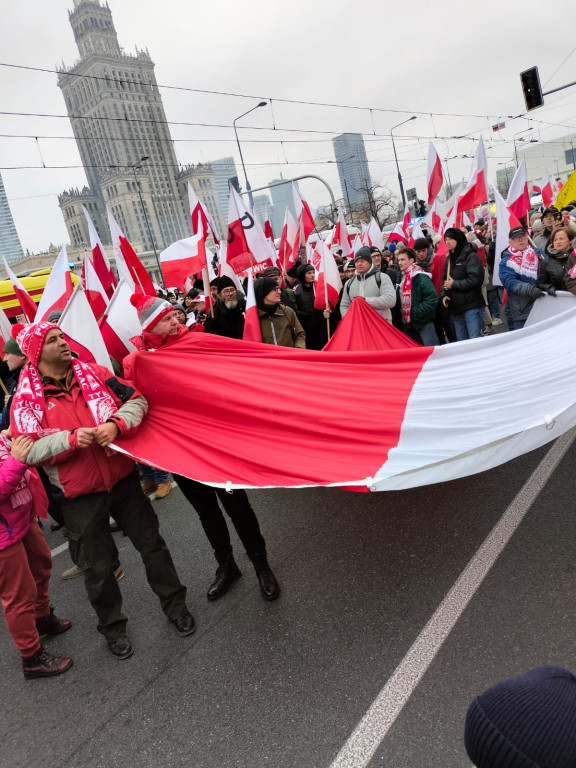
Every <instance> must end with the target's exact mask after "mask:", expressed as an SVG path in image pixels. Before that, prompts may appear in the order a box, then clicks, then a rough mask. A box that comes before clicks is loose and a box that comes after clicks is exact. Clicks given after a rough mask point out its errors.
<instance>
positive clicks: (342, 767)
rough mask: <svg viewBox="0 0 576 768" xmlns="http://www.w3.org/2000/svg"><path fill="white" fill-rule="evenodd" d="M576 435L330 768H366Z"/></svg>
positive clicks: (552, 454)
mask: <svg viewBox="0 0 576 768" xmlns="http://www.w3.org/2000/svg"><path fill="white" fill-rule="evenodd" d="M575 438H576V431H574V430H571V431H570V432H567V433H566V434H565V435H563V436H562V437H560V438H559V439H558V440H557V441H556V442H555V443H554V445H553V446H552V447H551V448H550V450H549V451H548V453H547V454H546V456H545V457H544V458H543V459H542V461H541V462H540V464H539V465H538V467H537V468H536V470H535V471H534V472H533V473H532V475H531V476H530V477H529V478H528V480H527V481H526V483H525V484H524V486H523V487H522V489H521V490H520V491H519V493H518V494H517V495H516V497H515V498H514V500H513V501H512V503H511V504H510V506H509V507H508V509H507V510H506V511H505V512H504V514H503V515H502V517H501V518H500V520H499V522H498V523H496V525H495V526H494V528H493V529H492V531H491V532H490V534H489V535H488V536H487V538H486V539H485V541H484V542H483V544H482V545H481V546H480V548H479V549H478V551H477V552H476V554H475V555H474V557H473V558H472V559H471V560H470V562H469V563H468V565H467V566H466V567H465V568H464V570H463V571H462V573H461V574H460V576H459V577H458V579H457V581H456V582H455V583H454V585H453V586H452V588H451V589H450V591H449V592H448V593H447V594H446V596H445V598H444V600H443V601H442V603H441V604H440V606H439V607H438V608H437V610H436V612H435V613H434V615H433V616H432V618H431V619H430V620H429V621H428V623H427V624H426V626H425V627H424V629H423V630H422V632H420V634H419V635H418V637H417V638H416V640H415V641H414V643H413V645H412V647H411V648H410V649H409V651H408V653H407V654H406V655H405V656H404V658H403V659H402V661H401V662H400V664H399V665H398V666H397V667H396V669H395V670H394V672H393V673H392V676H391V677H390V679H389V680H388V682H387V683H386V685H385V686H384V688H382V690H381V691H380V693H379V694H378V696H377V697H376V699H375V700H374V702H373V703H372V705H371V706H370V709H369V710H368V711H367V712H366V714H365V715H364V717H363V718H362V720H360V722H359V723H358V725H357V726H356V728H355V729H354V731H353V733H352V734H351V736H350V738H349V739H348V741H347V742H346V743H345V744H344V746H343V747H342V749H341V750H340V752H339V754H338V756H337V757H336V759H335V760H334V762H333V763H332V765H331V766H330V768H366V766H367V765H368V763H369V762H370V761H371V759H372V758H373V756H374V754H375V753H376V750H377V749H378V747H379V746H380V744H381V743H382V741H383V739H384V737H385V736H386V734H387V733H388V731H389V730H390V728H391V727H392V725H393V724H394V722H395V720H396V718H397V717H398V715H399V714H400V712H401V711H402V708H403V707H404V705H405V704H406V703H407V701H408V700H409V698H410V696H411V695H412V693H413V692H414V690H415V689H416V687H417V685H418V683H419V682H420V680H421V679H422V677H423V675H424V674H425V672H426V671H427V669H428V667H429V666H430V665H431V664H432V662H433V661H434V658H435V656H436V654H437V653H438V651H439V650H440V648H441V647H442V645H443V643H444V641H445V640H446V638H447V637H448V635H449V634H450V632H451V631H452V629H453V628H454V626H455V624H456V622H457V621H458V619H459V618H460V616H461V615H462V613H463V612H464V610H465V608H466V607H467V605H468V604H469V602H470V600H471V599H472V598H473V597H474V595H475V593H476V591H477V590H478V588H479V587H480V585H481V584H482V582H483V581H484V579H485V577H486V576H487V574H488V573H489V571H490V569H491V568H492V566H493V565H494V563H495V562H496V560H497V559H498V557H499V556H500V554H501V553H502V551H503V550H504V547H505V546H506V544H507V543H508V542H509V541H510V539H511V537H512V535H513V534H514V532H515V531H516V529H517V528H518V526H519V525H520V523H521V522H522V520H523V519H524V517H525V515H526V513H527V512H528V510H529V509H530V507H531V506H532V504H533V503H534V501H535V500H536V498H537V497H538V495H539V493H540V492H541V491H542V489H543V488H544V486H545V485H546V483H547V482H548V480H549V479H550V477H551V476H552V474H553V472H554V470H555V469H556V467H557V466H558V464H559V463H560V461H561V460H562V459H563V457H564V455H565V454H566V452H567V451H568V449H569V448H570V446H571V445H572V443H573V441H574V439H575Z"/></svg>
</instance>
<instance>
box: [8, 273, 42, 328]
mask: <svg viewBox="0 0 576 768" xmlns="http://www.w3.org/2000/svg"><path fill="white" fill-rule="evenodd" d="M4 267H5V268H6V274H7V275H8V279H9V280H10V282H11V283H12V288H13V289H14V295H15V296H16V299H17V301H18V303H19V304H20V307H21V308H22V313H23V314H24V315H26V317H27V318H28V322H29V323H33V322H34V320H35V318H36V312H37V311H38V307H37V305H36V304H35V303H34V300H33V299H32V297H31V296H30V294H29V293H28V291H27V290H26V288H24V286H23V285H22V283H21V282H20V280H18V278H17V277H16V275H15V274H14V272H12V270H11V269H10V267H9V266H8V264H7V262H6V259H5V258H4Z"/></svg>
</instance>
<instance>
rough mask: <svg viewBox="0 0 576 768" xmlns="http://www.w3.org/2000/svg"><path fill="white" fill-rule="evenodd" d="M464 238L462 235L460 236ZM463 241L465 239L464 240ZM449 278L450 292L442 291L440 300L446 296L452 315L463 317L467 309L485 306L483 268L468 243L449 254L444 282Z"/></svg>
mask: <svg viewBox="0 0 576 768" xmlns="http://www.w3.org/2000/svg"><path fill="white" fill-rule="evenodd" d="M462 237H463V238H464V235H463V234H462ZM464 240H465V238H464ZM448 267H450V277H451V278H453V280H454V283H453V284H452V288H450V290H448V291H445V290H442V293H441V298H443V297H444V296H448V298H449V299H450V301H449V302H448V309H449V310H450V312H451V313H452V314H453V315H463V314H464V312H467V311H468V310H469V309H477V308H478V307H483V306H484V305H485V301H484V297H483V296H482V284H483V283H484V267H483V266H482V262H481V260H480V256H478V254H477V253H475V251H474V249H473V248H472V246H471V245H470V243H468V242H465V243H464V244H463V245H461V246H459V247H458V248H456V250H455V251H453V252H451V253H450V254H449V255H448V258H447V259H446V264H445V265H444V278H443V279H444V280H446V279H447V277H448Z"/></svg>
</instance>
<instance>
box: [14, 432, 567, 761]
mask: <svg viewBox="0 0 576 768" xmlns="http://www.w3.org/2000/svg"><path fill="white" fill-rule="evenodd" d="M548 450H549V447H546V448H544V449H541V450H539V451H536V452H534V453H532V454H529V455H527V456H524V457H521V458H520V459H518V460H516V461H514V462H511V463H509V464H507V465H505V466H502V467H499V468H497V469H496V470H493V471H491V472H488V473H484V474H482V475H478V476H475V477H471V478H467V479H464V480H459V481H455V482H451V483H446V484H441V485H436V486H430V487H427V488H420V489H414V490H411V491H405V492H402V493H377V494H359V493H358V494H356V493H347V492H344V491H338V490H332V489H329V490H323V489H310V490H300V491H276V490H274V491H258V492H253V493H251V498H252V502H253V505H254V507H255V509H256V512H257V514H258V516H259V519H260V521H261V524H262V528H263V531H264V534H265V536H266V538H267V543H268V550H269V554H270V562H271V564H272V566H273V568H274V570H275V572H276V574H277V576H278V578H279V580H280V582H281V584H282V588H283V592H282V596H281V598H280V599H279V600H278V601H277V602H275V603H272V604H268V603H266V602H265V601H264V600H263V599H262V598H261V597H260V594H259V591H258V587H257V583H256V579H255V576H254V573H253V570H252V567H251V565H250V563H249V562H248V560H247V558H246V556H245V555H244V553H243V552H242V551H241V547H240V544H239V543H237V545H236V553H237V560H238V562H239V565H240V567H241V569H242V571H243V577H242V579H241V580H240V581H239V582H237V583H236V584H235V585H234V587H233V588H232V590H231V591H230V592H229V593H228V595H226V596H225V597H224V598H223V599H222V600H220V601H218V602H216V603H208V602H207V601H206V599H205V591H206V589H207V587H208V585H209V583H210V581H211V579H212V576H213V573H214V570H215V563H214V561H213V557H212V554H211V552H210V551H209V548H208V544H207V542H206V540H205V537H204V535H203V532H202V530H201V528H200V525H199V522H198V519H197V517H196V514H195V513H194V512H193V510H192V509H191V508H190V507H189V506H188V504H187V503H186V501H185V500H184V499H183V497H182V496H181V495H180V492H179V491H178V490H177V489H176V490H174V491H172V493H171V494H170V495H169V496H168V497H167V498H166V499H164V500H161V501H157V502H154V505H155V509H156V510H157V512H158V514H159V516H160V519H161V527H162V531H163V534H164V536H165V538H166V540H167V541H168V543H169V545H170V548H171V550H172V554H173V556H174V560H175V562H176V565H177V568H178V569H179V572H180V575H181V578H182V579H183V581H184V582H185V583H186V584H187V585H188V587H189V603H190V607H191V610H192V612H193V613H194V615H195V617H196V620H197V623H198V631H197V632H196V634H195V635H193V636H191V637H188V638H180V637H178V636H177V635H176V633H175V630H174V629H173V627H172V626H171V625H169V624H168V622H167V621H166V619H165V617H164V615H163V614H162V612H161V611H160V609H159V606H158V604H157V601H156V598H155V597H154V595H153V594H152V592H151V591H150V589H149V588H148V586H147V584H146V582H145V579H144V573H143V568H142V565H141V563H140V562H139V559H138V556H137V554H136V553H135V551H134V550H133V549H132V548H131V545H130V543H129V541H128V540H127V539H126V538H124V537H122V535H121V534H115V536H116V540H117V543H118V547H119V549H120V555H121V560H122V564H123V566H124V568H125V570H126V577H125V579H124V580H123V581H122V583H121V585H122V592H123V595H124V608H125V611H126V613H127V615H128V616H129V619H130V621H129V624H128V630H129V634H130V636H131V638H132V640H133V643H134V646H135V649H136V653H135V654H134V656H133V657H132V658H131V659H129V660H126V661H122V662H119V661H117V660H115V659H114V658H112V657H111V656H110V655H109V654H108V652H107V650H106V647H105V643H104V640H103V638H101V636H100V635H98V633H97V632H96V628H95V624H96V621H95V616H94V614H93V613H92V609H91V608H90V606H89V604H88V602H87V599H86V597H85V594H84V587H83V583H82V579H76V580H74V581H69V582H63V581H62V580H61V579H60V574H61V572H62V571H63V570H64V569H65V568H67V567H68V566H69V565H70V560H69V556H68V554H67V552H64V553H62V554H58V555H57V556H55V557H54V570H53V575H52V584H51V586H52V602H53V603H54V605H55V606H56V608H57V612H58V613H59V614H60V615H62V616H67V617H69V618H71V619H72V620H73V622H74V626H73V628H72V630H71V631H70V632H67V633H66V634H65V635H63V636H61V637H58V638H54V639H52V640H49V641H48V642H49V647H50V649H52V650H54V651H55V652H57V651H61V652H63V653H64V652H65V653H67V654H70V655H71V656H73V658H74V662H75V666H74V668H73V669H72V670H71V671H70V672H69V673H67V674H65V675H62V676H61V677H59V678H55V679H51V680H32V681H25V680H24V679H23V677H22V674H21V671H20V665H19V660H18V655H17V653H16V651H15V650H14V648H13V646H12V645H11V641H10V638H9V636H8V635H7V632H6V630H5V627H4V626H3V625H2V626H1V627H0V649H1V654H0V676H1V680H2V687H1V691H0V706H1V712H2V715H1V717H0V766H2V768H24V767H25V768H29V767H30V766H34V767H35V768H36V767H38V768H40V767H41V768H45V767H46V768H47V767H48V766H50V767H53V766H58V767H62V766H64V767H65V768H77V767H78V768H80V767H82V768H97V767H102V768H104V767H106V768H110V766H116V767H121V766H138V767H139V768H153V767H154V768H175V767H176V766H185V765H186V766H193V767H194V768H264V767H265V766H270V767H271V768H296V767H298V768H331V766H333V765H336V764H337V763H336V761H337V759H338V758H337V756H338V754H339V753H340V751H341V750H342V748H343V747H344V745H345V744H346V743H347V741H348V739H349V737H350V735H351V734H352V732H353V731H354V730H355V728H356V726H357V725H358V723H359V722H360V721H361V720H362V718H363V716H364V715H365V713H366V712H367V711H368V710H369V708H370V707H371V705H372V703H373V702H374V700H375V699H376V697H377V696H378V695H379V693H380V692H381V690H382V689H383V687H384V686H385V685H386V683H387V681H388V680H389V678H390V677H391V675H392V673H393V672H394V670H395V669H396V668H397V667H398V665H400V664H401V663H402V660H403V659H404V657H405V655H406V653H407V651H408V649H409V648H410V647H411V646H412V644H413V643H414V641H415V640H416V638H417V637H418V636H419V635H420V633H421V632H422V629H423V627H424V626H425V625H426V623H427V622H428V621H429V619H430V617H431V616H432V615H433V614H434V612H435V611H436V610H437V609H438V607H439V605H440V604H441V603H442V601H443V599H444V597H445V595H446V593H447V592H448V591H449V590H450V588H451V587H452V586H453V584H454V583H455V581H456V580H457V579H458V577H459V575H460V574H461V572H462V571H463V569H464V568H465V567H466V565H467V563H468V562H469V561H470V560H471V559H472V558H473V557H474V556H475V553H476V552H477V550H478V548H479V547H480V545H481V544H482V542H483V541H484V540H485V538H486V537H487V535H488V534H489V532H490V531H491V529H492V528H493V526H494V525H495V524H496V523H497V522H498V521H499V520H500V518H501V517H502V515H503V513H504V512H505V510H506V509H507V508H508V506H509V505H510V503H511V502H512V501H513V499H514V497H515V496H516V494H517V493H518V491H519V490H520V489H521V488H522V486H523V485H524V483H525V482H526V481H527V480H528V478H529V477H530V476H531V474H532V473H533V471H534V470H535V469H536V468H537V467H538V465H539V463H540V462H541V460H542V459H543V458H544V457H545V456H546V454H547V452H548ZM575 451H576V448H575V446H574V445H572V447H571V448H570V449H569V450H568V452H567V453H566V455H565V456H564V458H563V459H562V460H561V462H560V464H559V465H558V467H557V469H556V471H555V472H554V474H553V475H552V476H551V478H550V480H549V481H548V482H547V484H546V485H545V486H544V488H543V490H542V491H541V493H540V494H539V495H538V496H537V497H536V500H535V501H534V503H533V504H532V505H531V507H530V508H529V510H528V512H527V514H526V517H525V518H524V520H523V522H522V523H521V524H520V525H519V527H518V529H517V530H516V531H515V532H514V533H513V535H512V538H511V540H510V542H509V543H508V545H507V546H506V547H505V549H504V551H503V553H502V554H501V556H500V557H499V558H498V559H497V560H496V562H495V564H494V566H493V567H492V568H491V569H490V570H489V572H488V575H487V577H486V578H485V580H484V581H483V582H482V583H481V585H480V586H479V588H478V590H477V591H476V592H475V594H474V596H473V597H472V599H471V601H470V603H469V604H468V606H467V607H466V608H465V610H464V611H463V613H462V615H461V616H460V618H459V619H458V621H456V623H455V626H454V628H453V629H452V630H451V631H450V632H449V633H448V636H447V638H446V640H445V642H444V644H443V645H442V646H441V648H440V650H439V652H438V653H437V655H436V656H435V657H434V658H433V659H432V661H431V663H429V665H427V666H426V668H425V670H424V674H423V676H422V677H421V679H420V681H419V682H418V683H417V684H416V685H415V686H414V689H413V690H412V691H411V693H410V695H409V696H408V700H407V703H406V705H405V706H404V708H403V709H402V710H401V711H400V712H399V713H398V714H397V716H395V717H394V719H393V721H392V722H391V723H390V727H389V729H388V730H387V733H386V735H385V736H384V737H383V739H382V740H381V742H380V741H379V740H378V745H377V748H376V750H375V752H374V754H373V757H372V758H371V759H370V758H368V759H367V761H366V760H364V761H363V760H362V759H360V758H358V759H356V758H354V759H351V761H350V762H349V763H346V765H350V766H351V767H353V768H364V766H368V765H369V766H371V768H372V767H373V766H393V767H394V768H435V767H436V766H437V767H438V768H464V767H469V765H470V763H469V761H468V760H467V758H466V755H465V751H464V747H463V742H462V733H463V722H464V717H465V713H466V708H467V706H468V703H469V702H470V701H471V699H472V698H473V697H474V696H475V695H476V694H478V693H480V692H481V691H482V690H484V689H485V688H486V687H487V686H488V685H490V684H492V683H493V682H495V681H496V680H498V679H501V678H503V677H506V676H509V675H512V674H516V673H519V672H522V671H525V670H527V669H529V668H531V667H533V666H536V665H540V664H547V663H552V664H559V665H562V666H566V667H568V668H572V669H573V670H574V669H576V651H575V641H574V632H573V626H574V621H573V614H574V597H573V596H574V583H575V580H576V569H575V565H574V541H575V539H576V516H575V515H574V510H573V505H574V501H573V498H574V494H573V491H572V487H571V479H572V475H573V474H574V473H573V465H574V459H575ZM47 538H48V542H49V544H50V547H51V548H52V549H54V548H56V547H58V546H59V545H60V544H61V543H62V541H63V539H62V536H61V534H60V533H50V532H48V533H47ZM235 541H236V542H237V539H235Z"/></svg>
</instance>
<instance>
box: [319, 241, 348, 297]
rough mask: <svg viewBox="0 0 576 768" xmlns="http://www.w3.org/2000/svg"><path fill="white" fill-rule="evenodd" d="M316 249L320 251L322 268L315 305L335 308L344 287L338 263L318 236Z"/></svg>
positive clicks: (320, 269)
mask: <svg viewBox="0 0 576 768" xmlns="http://www.w3.org/2000/svg"><path fill="white" fill-rule="evenodd" d="M316 250H317V251H318V252H319V253H320V265H319V266H320V268H319V270H318V280H317V281H316V285H315V297H314V307H315V308H316V309H327V308H328V307H329V308H330V309H331V310H334V309H335V308H336V304H338V298H339V296H340V290H341V288H342V280H341V278H340V272H338V265H337V264H336V260H335V259H334V256H332V254H331V252H330V249H329V248H327V247H326V243H324V241H323V240H322V238H318V242H317V244H316Z"/></svg>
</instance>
